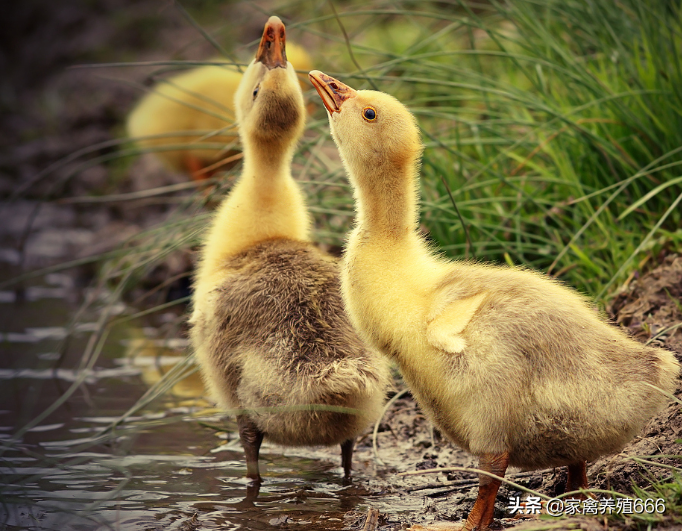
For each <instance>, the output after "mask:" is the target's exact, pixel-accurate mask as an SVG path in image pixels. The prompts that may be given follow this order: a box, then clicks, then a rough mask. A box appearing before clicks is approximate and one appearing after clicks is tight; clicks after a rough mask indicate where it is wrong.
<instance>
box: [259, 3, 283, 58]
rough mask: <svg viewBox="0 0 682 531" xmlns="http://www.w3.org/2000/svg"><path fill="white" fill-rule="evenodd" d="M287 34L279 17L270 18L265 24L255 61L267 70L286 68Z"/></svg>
mask: <svg viewBox="0 0 682 531" xmlns="http://www.w3.org/2000/svg"><path fill="white" fill-rule="evenodd" d="M286 42H287V34H286V30H285V29H284V24H282V21H281V20H280V19H279V17H275V16H272V17H270V18H269V19H268V21H267V22H266V23H265V28H264V29H263V37H262V38H261V40H260V45H259V46H258V53H257V54H256V61H260V62H261V63H263V64H264V65H265V66H267V67H268V69H270V70H272V69H273V68H277V67H281V68H286V67H287V50H286Z"/></svg>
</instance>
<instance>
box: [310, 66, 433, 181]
mask: <svg viewBox="0 0 682 531" xmlns="http://www.w3.org/2000/svg"><path fill="white" fill-rule="evenodd" d="M309 77H310V81H311V82H312V84H313V86H314V87H315V89H317V92H318V94H319V95H320V97H321V98H322V103H324V106H325V107H326V108H327V113H328V114H329V124H330V126H331V132H332V136H333V137H334V141H335V142H336V145H337V146H338V148H339V153H340V154H341V158H342V159H343V160H344V162H345V164H346V167H347V169H348V170H349V173H350V175H351V179H356V180H358V182H357V183H356V184H358V185H359V186H363V185H364V184H369V183H367V182H362V181H363V179H364V180H367V179H370V180H372V179H394V178H396V177H398V176H403V175H408V176H410V177H413V176H414V175H415V174H416V169H417V164H418V161H419V159H420V156H421V153H422V149H423V146H422V142H421V138H420V134H419V127H418V126H417V122H416V120H415V118H414V116H413V115H412V113H410V111H408V110H407V108H406V107H405V106H404V105H403V104H402V103H400V102H399V101H398V100H397V99H395V98H394V97H393V96H390V95H388V94H384V93H383V92H376V91H373V90H354V89H352V88H351V87H349V86H348V85H345V84H344V83H341V82H340V81H339V80H337V79H334V78H333V77H331V76H328V75H327V74H324V73H323V72H320V71H319V70H313V71H312V72H310V74H309ZM384 184H387V185H388V184H390V183H384Z"/></svg>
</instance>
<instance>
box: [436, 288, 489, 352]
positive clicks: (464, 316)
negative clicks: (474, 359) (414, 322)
mask: <svg viewBox="0 0 682 531" xmlns="http://www.w3.org/2000/svg"><path fill="white" fill-rule="evenodd" d="M485 296H486V294H485V293H479V294H478V295H474V296H472V297H467V298H465V299H458V300H456V301H453V302H451V303H449V304H448V305H447V306H445V308H443V310H442V311H440V312H439V313H438V314H437V315H436V316H435V317H434V319H433V320H432V321H431V322H430V323H429V324H428V325H427V326H426V339H427V341H428V342H429V343H430V344H431V345H433V346H434V347H436V348H439V349H441V350H444V351H446V352H451V353H452V354H459V353H460V352H462V351H463V350H464V349H465V348H466V346H467V344H466V340H465V339H464V337H462V335H461V334H462V332H463V331H464V329H465V328H466V327H467V325H468V324H469V322H470V321H471V318H472V317H473V316H474V314H475V313H476V310H478V308H479V307H480V306H481V303H482V302H483V299H485Z"/></svg>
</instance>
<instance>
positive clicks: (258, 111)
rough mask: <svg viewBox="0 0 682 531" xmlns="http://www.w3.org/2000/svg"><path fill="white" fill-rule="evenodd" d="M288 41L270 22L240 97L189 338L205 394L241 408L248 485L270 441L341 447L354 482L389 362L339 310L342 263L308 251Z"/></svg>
mask: <svg viewBox="0 0 682 531" xmlns="http://www.w3.org/2000/svg"><path fill="white" fill-rule="evenodd" d="M285 39H286V34H285V29H284V25H283V24H282V22H281V21H280V19H279V18H277V17H271V18H270V19H269V20H268V22H267V24H266V25H265V29H264V31H263V38H262V40H261V43H260V47H259V49H258V53H257V55H256V58H255V60H254V61H253V62H252V63H251V64H250V65H249V67H248V69H247V70H246V72H245V73H244V77H243V79H242V81H241V83H240V85H239V88H238V90H237V93H236V96H235V107H236V110H237V119H238V123H239V132H240V136H241V138H242V142H243V145H244V168H243V172H242V175H241V177H240V178H239V180H238V182H237V183H236V184H235V186H234V188H233V190H232V191H231V193H230V194H229V196H228V197H227V198H226V199H225V200H224V201H223V202H222V204H221V205H220V206H219V208H218V210H217V212H216V214H215V216H214V218H213V222H212V225H211V228H210V230H209V232H208V237H207V239H206V241H205V244H204V247H203V250H202V251H201V260H200V264H199V267H198V271H197V274H196V278H195V283H194V288H195V293H194V312H193V315H192V318H191V324H192V329H191V333H190V337H191V341H192V345H193V347H194V351H195V353H196V357H197V360H198V362H199V365H200V367H201V372H202V374H203V378H204V381H205V383H206V385H207V388H208V390H209V392H210V393H211V394H212V396H213V397H214V398H215V400H216V401H217V402H218V404H219V405H220V406H222V407H223V408H226V409H237V410H240V413H239V414H238V415H237V422H238V426H239V434H240V438H241V442H242V445H243V446H244V451H245V454H246V466H247V474H246V475H247V477H248V478H250V479H252V480H254V481H255V482H258V483H260V480H261V478H260V472H259V468H258V453H259V449H260V445H261V442H262V440H263V437H264V436H265V437H268V438H269V439H270V440H272V441H274V442H276V443H279V444H284V445H290V446H307V445H332V444H341V449H342V466H343V468H344V476H345V477H346V478H348V477H349V476H350V471H351V462H352V454H353V444H354V438H355V437H356V436H357V435H358V434H359V433H360V432H361V431H362V430H363V429H364V428H365V427H366V426H367V425H368V424H369V423H370V422H372V421H373V420H374V419H376V417H377V416H378V415H379V413H380V410H381V407H382V404H383V401H384V394H385V388H386V385H387V382H388V369H387V365H386V363H387V362H386V361H385V360H384V358H383V357H382V356H381V355H380V354H378V353H377V352H376V351H374V350H372V349H369V348H367V347H366V346H365V345H364V343H363V342H362V341H361V340H360V339H359V337H358V336H357V334H356V333H355V331H354V330H353V328H352V325H351V324H350V321H349V319H348V316H347V315H346V313H345V312H344V309H343V301H342V298H341V292H340V282H339V268H338V263H337V261H336V260H335V259H334V258H332V257H331V256H328V255H326V254H324V253H322V252H321V251H319V250H318V249H317V248H316V247H315V246H314V245H313V244H312V243H311V241H310V234H309V233H310V223H311V220H310V216H309V214H308V211H307V209H306V206H305V202H304V199H303V194H302V193H301V190H300V188H299V187H298V185H297V183H296V182H295V181H294V179H293V178H292V176H291V160H292V157H293V151H294V148H295V145H296V143H297V142H298V140H299V138H300V137H301V135H302V133H303V126H304V122H305V108H304V105H303V95H302V93H301V87H300V85H299V83H298V80H297V78H296V72H295V70H294V68H293V67H292V66H291V64H290V63H288V62H287V60H286V48H285ZM309 406H313V407H309ZM268 408H270V409H268ZM344 408H349V410H353V411H352V412H350V411H346V410H345V409H344ZM334 409H336V411H334Z"/></svg>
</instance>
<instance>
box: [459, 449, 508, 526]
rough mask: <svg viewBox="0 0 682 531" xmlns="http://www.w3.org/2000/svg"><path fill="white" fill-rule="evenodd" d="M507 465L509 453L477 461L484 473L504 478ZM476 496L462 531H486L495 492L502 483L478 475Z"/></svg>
mask: <svg viewBox="0 0 682 531" xmlns="http://www.w3.org/2000/svg"><path fill="white" fill-rule="evenodd" d="M507 465H509V453H508V452H504V453H501V454H483V455H482V456H481V457H480V459H479V461H478V468H480V469H481V470H484V471H486V472H490V473H492V474H495V475H496V476H500V477H504V473H505V472H506V471H507ZM478 481H479V483H478V496H477V497H476V503H475V504H474V508H473V509H472V510H471V512H470V513H469V517H468V518H467V521H466V523H465V524H464V526H463V527H462V529H463V530H467V531H469V530H472V529H476V530H478V531H483V530H484V529H488V526H489V525H490V524H491V523H492V521H493V513H494V511H495V498H496V497H497V491H498V489H499V488H500V484H501V483H502V482H501V481H500V480H499V479H493V478H491V477H489V476H485V475H483V474H479V477H478Z"/></svg>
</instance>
